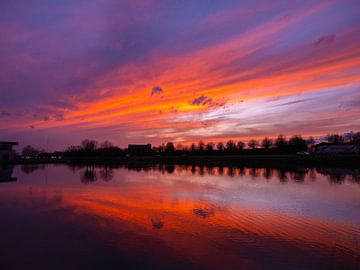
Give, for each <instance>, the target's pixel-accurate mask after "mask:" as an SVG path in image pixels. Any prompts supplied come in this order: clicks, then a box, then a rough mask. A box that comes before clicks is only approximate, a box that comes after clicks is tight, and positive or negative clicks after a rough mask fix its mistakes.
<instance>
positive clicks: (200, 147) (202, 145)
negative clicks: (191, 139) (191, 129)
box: [198, 141, 205, 152]
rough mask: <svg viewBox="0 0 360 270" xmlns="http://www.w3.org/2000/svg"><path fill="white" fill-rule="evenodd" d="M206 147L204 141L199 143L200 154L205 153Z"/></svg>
mask: <svg viewBox="0 0 360 270" xmlns="http://www.w3.org/2000/svg"><path fill="white" fill-rule="evenodd" d="M204 147H205V144H204V142H203V141H199V143H198V150H199V151H200V152H203V151H204Z"/></svg>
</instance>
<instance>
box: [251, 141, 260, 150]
mask: <svg viewBox="0 0 360 270" xmlns="http://www.w3.org/2000/svg"><path fill="white" fill-rule="evenodd" d="M258 145H259V143H258V142H257V141H256V140H250V141H249V142H248V146H249V147H250V148H251V149H255V148H256V147H258Z"/></svg>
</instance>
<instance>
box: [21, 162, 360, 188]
mask: <svg viewBox="0 0 360 270" xmlns="http://www.w3.org/2000/svg"><path fill="white" fill-rule="evenodd" d="M68 166H69V168H70V169H71V170H72V171H73V172H80V175H81V176H80V178H81V182H83V183H85V184H88V183H91V182H95V181H97V180H98V179H101V180H103V181H110V180H111V179H113V177H114V176H113V175H114V170H116V169H127V170H129V171H137V172H151V171H158V172H161V173H162V174H173V173H181V172H183V171H184V172H190V173H191V174H193V175H199V176H205V175H213V176H229V177H244V176H251V177H252V178H254V179H256V178H263V179H266V180H271V179H277V180H279V181H280V182H281V183H287V182H288V181H293V182H295V183H303V182H304V180H305V178H309V179H311V180H313V181H315V180H316V175H317V174H320V175H324V176H326V177H327V178H328V180H329V182H330V183H336V184H342V183H345V182H346V181H349V182H351V183H358V184H360V169H353V168H255V167H253V168H247V167H233V166H229V167H223V166H220V167H219V166H196V165H166V164H154V165H142V166H139V165H134V164H122V165H111V166H109V165H107V166H100V165H98V166H95V165H91V166H89V165H88V166H80V165H68ZM38 169H41V170H43V169H44V165H42V166H39V165H31V166H28V165H27V166H26V167H24V166H23V167H22V170H23V172H25V173H26V174H30V173H32V172H34V171H36V170H38Z"/></svg>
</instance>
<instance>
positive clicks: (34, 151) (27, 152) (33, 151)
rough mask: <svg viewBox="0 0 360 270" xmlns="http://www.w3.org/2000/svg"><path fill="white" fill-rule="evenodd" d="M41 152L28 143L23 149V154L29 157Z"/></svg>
mask: <svg viewBox="0 0 360 270" xmlns="http://www.w3.org/2000/svg"><path fill="white" fill-rule="evenodd" d="M39 153H40V151H39V150H37V149H36V148H34V147H32V146H31V145H27V146H25V147H24V148H23V149H22V154H23V156H27V157H34V156H37V155H39Z"/></svg>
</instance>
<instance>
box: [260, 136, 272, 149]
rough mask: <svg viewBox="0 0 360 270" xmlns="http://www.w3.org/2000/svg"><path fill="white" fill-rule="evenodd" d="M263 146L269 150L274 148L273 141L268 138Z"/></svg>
mask: <svg viewBox="0 0 360 270" xmlns="http://www.w3.org/2000/svg"><path fill="white" fill-rule="evenodd" d="M261 145H262V147H264V148H266V149H269V148H270V147H271V146H272V140H270V139H269V138H268V137H265V138H264V139H263V141H262V144H261Z"/></svg>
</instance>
